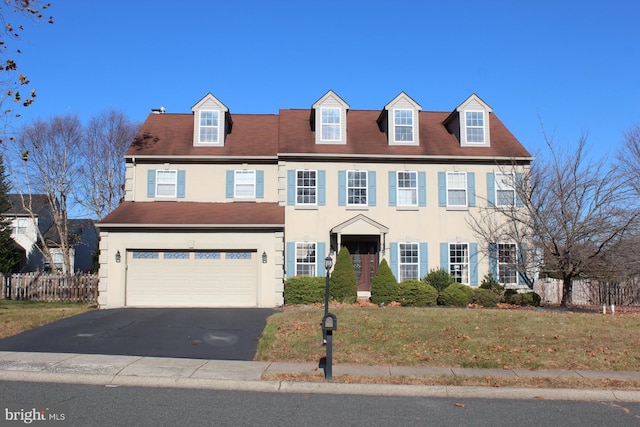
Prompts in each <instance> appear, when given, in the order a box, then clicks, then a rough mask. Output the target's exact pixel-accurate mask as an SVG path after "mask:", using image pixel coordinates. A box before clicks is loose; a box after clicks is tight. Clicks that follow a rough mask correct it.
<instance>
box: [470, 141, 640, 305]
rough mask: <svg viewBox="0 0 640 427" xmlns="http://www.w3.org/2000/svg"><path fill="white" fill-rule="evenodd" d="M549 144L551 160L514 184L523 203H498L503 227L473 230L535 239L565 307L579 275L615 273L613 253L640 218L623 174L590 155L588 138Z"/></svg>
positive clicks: (496, 212)
mask: <svg viewBox="0 0 640 427" xmlns="http://www.w3.org/2000/svg"><path fill="white" fill-rule="evenodd" d="M545 142H546V146H547V149H548V152H549V159H548V160H547V161H544V160H540V159H538V160H536V161H535V162H534V163H533V165H532V166H531V168H530V170H529V172H528V173H527V174H525V175H524V176H523V179H522V184H519V183H514V188H515V190H516V195H517V196H516V197H518V198H519V199H520V201H521V206H522V207H521V208H513V207H507V208H503V207H499V206H498V207H495V208H493V213H492V215H493V216H494V217H496V218H498V219H495V220H494V224H499V225H500V226H496V227H494V229H493V230H482V227H480V226H479V225H482V222H481V221H477V220H476V221H475V224H476V225H475V226H474V229H475V230H476V232H477V233H479V234H480V235H481V236H483V238H487V239H496V238H499V237H500V236H502V238H503V239H507V238H511V239H512V240H515V241H517V239H523V238H524V239H530V240H531V242H532V243H533V246H534V248H535V251H536V253H539V254H540V258H539V259H540V260H541V262H542V263H543V268H544V270H545V271H546V272H548V273H552V274H554V275H556V276H557V277H559V278H561V279H562V282H563V289H562V300H561V303H560V304H561V306H563V307H566V306H567V305H568V304H569V303H570V301H571V295H572V289H573V280H574V279H576V278H579V277H597V276H598V275H602V274H603V270H602V269H603V266H604V265H609V268H608V271H607V274H612V273H613V272H612V269H611V266H610V264H607V258H608V256H610V251H615V250H618V249H619V248H622V247H623V245H624V244H625V242H626V239H627V238H628V237H629V236H631V235H633V234H634V232H635V228H636V226H637V223H638V219H639V218H638V211H637V210H633V209H630V208H629V207H630V204H629V196H630V194H629V191H627V190H628V186H625V182H624V177H623V176H621V175H620V174H619V173H617V171H616V170H615V169H614V168H610V167H608V166H607V165H606V164H605V163H604V162H603V161H589V160H587V159H586V158H585V152H586V137H585V136H583V137H581V138H580V140H579V142H578V144H577V147H575V149H573V150H565V151H562V150H559V149H557V148H556V147H555V146H554V144H553V141H552V140H551V139H550V138H548V137H547V135H545ZM472 223H473V221H472ZM496 229H497V230H496ZM494 241H495V240H494Z"/></svg>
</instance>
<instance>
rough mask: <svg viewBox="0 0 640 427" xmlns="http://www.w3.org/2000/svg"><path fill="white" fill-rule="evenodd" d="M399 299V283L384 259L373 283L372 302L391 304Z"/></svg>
mask: <svg viewBox="0 0 640 427" xmlns="http://www.w3.org/2000/svg"><path fill="white" fill-rule="evenodd" d="M397 299H398V282H397V281H396V278H395V276H394V275H393V272H392V271H391V268H389V264H387V260H385V259H384V258H383V259H382V262H381V263H380V266H379V267H378V271H377V272H376V275H375V276H374V277H373V281H372V283H371V302H372V303H374V304H383V303H384V304H389V303H391V302H394V301H396V300H397Z"/></svg>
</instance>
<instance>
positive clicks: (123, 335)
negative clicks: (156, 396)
mask: <svg viewBox="0 0 640 427" xmlns="http://www.w3.org/2000/svg"><path fill="white" fill-rule="evenodd" d="M273 313H275V310H272V309H268V308H242V309H233V308H186V309H178V308H175V309H174V308H122V309H111V310H95V311H90V312H87V313H83V314H80V315H77V316H74V317H70V318H67V319H62V320H59V321H57V322H54V323H51V324H48V325H45V326H41V327H39V328H35V329H32V330H29V331H26V332H23V333H21V334H18V335H15V336H12V337H9V338H5V339H3V340H0V351H27V352H47V353H78V354H111V355H129V356H148V357H181V358H191V359H217V360H253V357H254V355H255V353H256V348H257V345H258V339H259V337H260V334H261V333H262V330H263V329H264V327H265V324H266V319H267V317H269V316H270V315H271V314H273Z"/></svg>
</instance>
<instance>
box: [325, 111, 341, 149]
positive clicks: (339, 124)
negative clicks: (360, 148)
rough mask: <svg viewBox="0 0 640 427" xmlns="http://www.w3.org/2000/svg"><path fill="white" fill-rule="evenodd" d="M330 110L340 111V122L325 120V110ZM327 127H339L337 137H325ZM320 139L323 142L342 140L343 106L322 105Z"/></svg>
mask: <svg viewBox="0 0 640 427" xmlns="http://www.w3.org/2000/svg"><path fill="white" fill-rule="evenodd" d="M329 110H336V111H337V112H338V122H337V123H332V122H325V120H324V119H325V117H324V114H323V113H324V112H325V111H329ZM325 126H327V127H331V128H333V127H337V128H338V136H337V137H336V138H325V137H324V129H325ZM320 141H322V142H339V141H342V108H340V107H321V108H320Z"/></svg>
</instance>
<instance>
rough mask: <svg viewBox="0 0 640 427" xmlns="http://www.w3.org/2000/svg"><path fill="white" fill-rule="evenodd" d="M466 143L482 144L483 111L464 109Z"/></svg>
mask: <svg viewBox="0 0 640 427" xmlns="http://www.w3.org/2000/svg"><path fill="white" fill-rule="evenodd" d="M465 123H466V126H465V127H466V131H467V143H469V144H484V111H466V112H465Z"/></svg>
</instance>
